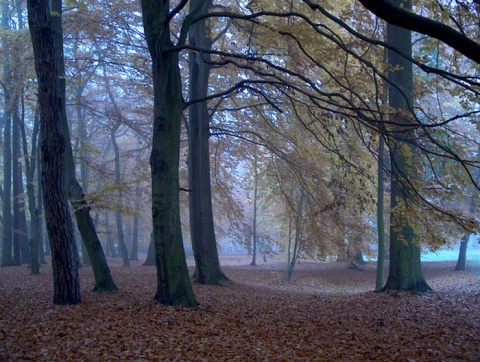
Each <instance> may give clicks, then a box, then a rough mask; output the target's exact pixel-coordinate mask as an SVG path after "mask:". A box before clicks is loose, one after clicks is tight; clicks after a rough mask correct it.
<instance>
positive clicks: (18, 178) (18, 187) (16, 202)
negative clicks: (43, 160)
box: [12, 96, 30, 265]
mask: <svg viewBox="0 0 480 362" xmlns="http://www.w3.org/2000/svg"><path fill="white" fill-rule="evenodd" d="M14 99H15V101H14V105H13V109H14V111H13V115H14V116H13V132H12V171H13V174H12V176H13V230H14V231H13V262H14V264H15V265H20V264H22V263H28V262H30V256H29V254H30V253H29V250H28V230H27V215H26V213H25V209H26V207H25V206H26V205H25V200H24V198H23V195H24V188H23V166H22V162H21V158H22V151H21V144H22V143H21V138H20V124H19V123H20V118H19V115H18V102H19V98H18V96H15V97H14ZM24 253H25V254H26V255H23V254H24Z"/></svg>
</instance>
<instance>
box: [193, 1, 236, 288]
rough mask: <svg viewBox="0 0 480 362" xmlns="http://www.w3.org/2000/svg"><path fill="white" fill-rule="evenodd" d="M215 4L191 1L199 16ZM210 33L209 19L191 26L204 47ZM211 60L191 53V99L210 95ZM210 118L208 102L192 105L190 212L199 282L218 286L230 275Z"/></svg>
mask: <svg viewBox="0 0 480 362" xmlns="http://www.w3.org/2000/svg"><path fill="white" fill-rule="evenodd" d="M202 3H203V4H202ZM200 5H201V8H198V6H200ZM211 5H212V2H211V0H207V1H203V0H192V1H190V9H191V11H195V10H198V12H196V13H195V15H201V14H205V13H207V12H208V10H209V8H210V7H211ZM207 33H208V31H207V24H206V20H201V21H198V22H196V23H195V24H194V25H193V26H192V27H191V28H190V32H189V43H190V45H191V46H194V47H199V48H204V49H208V48H210V47H211V40H210V39H209V38H208V34H207ZM209 60H210V56H209V55H207V54H201V53H196V52H191V53H190V54H189V67H190V69H189V71H190V78H189V81H190V86H189V91H190V100H196V99H202V98H205V97H206V96H207V95H208V85H209V75H210V65H209V64H208V61H209ZM205 61H206V62H205ZM210 120H211V114H209V111H208V104H207V102H205V101H203V102H198V103H195V104H193V105H191V106H190V108H189V123H188V181H189V189H190V193H189V212H190V235H191V239H192V248H193V255H194V258H195V265H196V268H195V273H194V277H195V282H197V283H200V284H208V285H217V284H219V283H220V282H221V281H224V280H228V278H227V277H226V276H225V274H224V273H223V272H222V269H221V267H220V260H219V258H218V250H217V242H216V238H215V229H214V223H213V210H212V191H211V184H210V150H209V140H210V128H209V126H210Z"/></svg>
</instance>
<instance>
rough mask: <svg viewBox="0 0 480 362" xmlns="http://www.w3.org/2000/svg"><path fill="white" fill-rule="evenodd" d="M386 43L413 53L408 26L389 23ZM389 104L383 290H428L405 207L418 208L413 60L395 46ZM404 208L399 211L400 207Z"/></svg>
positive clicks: (405, 3) (399, 1)
mask: <svg viewBox="0 0 480 362" xmlns="http://www.w3.org/2000/svg"><path fill="white" fill-rule="evenodd" d="M390 2H391V3H393V4H395V5H396V6H403V7H404V8H407V9H410V8H411V6H412V4H411V0H406V1H403V0H391V1H390ZM387 33H388V34H387V36H388V39H387V43H388V44H391V45H392V46H394V47H395V48H397V49H398V50H399V51H400V52H401V53H402V54H404V55H406V56H411V55H412V37H411V33H410V31H409V30H405V29H402V28H399V27H397V26H394V25H390V24H389V25H388V28H387ZM388 64H389V68H390V69H389V73H388V81H389V106H390V109H391V112H392V119H391V121H392V122H393V123H394V124H395V125H396V126H394V129H393V130H392V131H393V132H392V139H390V144H389V148H390V159H391V164H392V183H391V225H390V268H389V275H388V279H387V283H386V284H385V286H384V287H383V290H389V289H394V290H401V291H406V290H409V291H413V292H419V293H421V292H425V291H428V290H430V289H431V288H430V287H429V285H428V284H427V282H426V281H425V278H424V276H423V271H422V265H421V261H420V246H419V245H418V243H417V241H416V235H415V230H414V228H413V226H412V220H413V219H412V218H409V215H408V214H406V213H405V211H407V210H408V209H407V210H406V209H405V208H411V209H412V210H413V209H414V208H415V205H414V202H413V201H412V200H413V195H412V190H411V185H412V184H413V185H414V184H415V182H416V180H417V175H416V174H417V169H416V166H417V165H416V156H415V153H416V150H415V148H414V146H413V145H412V144H411V143H410V142H411V141H412V140H413V139H414V137H415V134H414V131H412V130H411V127H409V126H410V125H411V117H410V115H411V112H412V111H413V70H412V63H410V62H409V61H408V60H406V59H405V58H404V57H403V56H401V55H399V54H398V53H396V52H395V51H393V50H389V51H388ZM401 208H402V209H403V210H402V212H396V211H398V210H399V209H401Z"/></svg>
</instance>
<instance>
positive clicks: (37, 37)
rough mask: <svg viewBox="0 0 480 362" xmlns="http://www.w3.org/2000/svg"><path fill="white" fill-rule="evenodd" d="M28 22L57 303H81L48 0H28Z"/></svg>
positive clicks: (46, 212)
mask: <svg viewBox="0 0 480 362" xmlns="http://www.w3.org/2000/svg"><path fill="white" fill-rule="evenodd" d="M27 5H28V23H29V28H30V35H31V38H32V45H33V50H34V56H35V69H36V72H37V77H38V98H39V103H40V119H41V127H40V129H41V151H42V188H43V198H44V205H45V218H46V220H47V229H48V235H49V239H50V244H51V248H52V268H53V283H54V295H53V302H54V303H55V304H77V303H80V302H81V295H80V279H79V276H78V270H77V263H76V260H75V253H76V247H75V239H74V235H73V224H72V219H71V215H70V210H69V207H68V202H67V195H66V190H65V182H64V168H65V164H64V155H63V154H64V152H65V142H66V140H65V138H64V136H63V129H62V116H63V115H62V110H61V107H62V100H61V96H60V90H59V86H58V83H57V68H56V54H55V36H54V27H53V22H52V17H51V15H50V8H49V1H46V0H28V1H27Z"/></svg>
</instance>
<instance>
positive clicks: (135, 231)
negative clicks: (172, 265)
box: [130, 182, 142, 260]
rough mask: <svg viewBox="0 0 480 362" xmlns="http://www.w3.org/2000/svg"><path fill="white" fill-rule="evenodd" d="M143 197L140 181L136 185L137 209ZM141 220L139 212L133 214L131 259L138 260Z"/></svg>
mask: <svg viewBox="0 0 480 362" xmlns="http://www.w3.org/2000/svg"><path fill="white" fill-rule="evenodd" d="M141 197H142V183H141V182H138V183H137V185H136V186H135V209H136V210H137V212H140V204H141ZM139 222H140V218H139V216H138V215H137V214H135V215H134V216H133V225H132V229H133V230H132V252H131V254H130V260H138V234H139V229H138V226H139Z"/></svg>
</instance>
